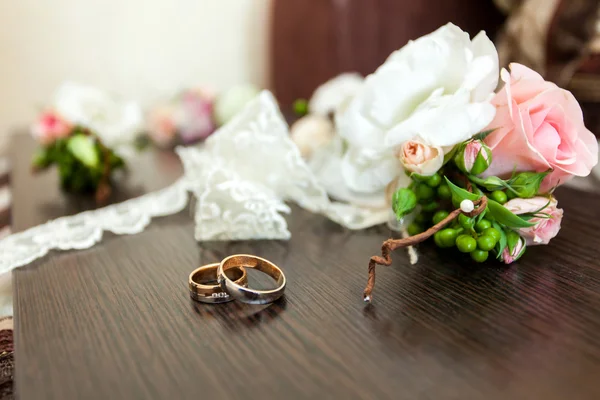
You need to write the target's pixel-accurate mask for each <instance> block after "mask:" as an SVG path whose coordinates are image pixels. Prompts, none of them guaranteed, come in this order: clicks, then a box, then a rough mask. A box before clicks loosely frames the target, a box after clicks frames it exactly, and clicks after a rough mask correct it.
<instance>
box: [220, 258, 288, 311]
mask: <svg viewBox="0 0 600 400" xmlns="http://www.w3.org/2000/svg"><path fill="white" fill-rule="evenodd" d="M241 267H244V268H252V269H255V270H257V271H261V272H263V273H265V274H267V275H268V276H270V277H271V278H273V279H274V280H275V281H276V282H277V287H276V288H275V289H271V290H258V289H251V288H248V287H243V286H241V285H239V284H238V283H236V282H234V281H233V280H231V278H229V277H228V276H227V275H226V274H227V271H229V270H230V269H232V268H241ZM217 279H218V281H219V284H220V285H221V288H222V289H223V290H224V291H225V292H227V293H229V295H230V296H231V297H233V298H234V299H236V300H239V301H241V302H242V303H247V304H268V303H272V302H274V301H276V300H277V299H279V298H280V297H281V296H282V295H283V292H284V290H285V285H286V279H285V275H284V274H283V271H282V270H281V269H280V268H279V267H278V266H276V265H275V264H273V263H272V262H271V261H269V260H265V259H264V258H261V257H257V256H253V255H250V254H236V255H233V256H229V257H227V258H225V259H224V260H223V261H221V264H220V265H219V269H218V272H217Z"/></svg>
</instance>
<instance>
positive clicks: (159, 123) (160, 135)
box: [148, 105, 180, 147]
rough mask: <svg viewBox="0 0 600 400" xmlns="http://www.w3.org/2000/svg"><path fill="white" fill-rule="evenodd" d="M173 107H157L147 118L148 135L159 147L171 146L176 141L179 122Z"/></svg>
mask: <svg viewBox="0 0 600 400" xmlns="http://www.w3.org/2000/svg"><path fill="white" fill-rule="evenodd" d="M179 119H180V118H178V113H177V110H176V109H175V107H173V106H170V105H169V106H165V105H162V106H158V107H156V108H154V109H153V110H152V111H151V112H150V115H149V116H148V134H149V136H150V138H151V139H152V141H153V142H154V143H155V144H156V145H158V146H160V147H169V146H171V145H172V144H173V143H174V142H175V139H176V136H177V130H178V124H179V121H178V120H179Z"/></svg>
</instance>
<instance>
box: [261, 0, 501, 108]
mask: <svg viewBox="0 0 600 400" xmlns="http://www.w3.org/2000/svg"><path fill="white" fill-rule="evenodd" d="M503 19H504V17H503V15H502V14H501V13H500V11H498V9H496V7H495V6H494V3H493V1H492V0H485V1H482V0H418V1H402V0H342V1H339V0H302V1H286V0H276V1H274V2H273V15H272V18H271V21H272V24H273V25H272V31H271V32H272V34H271V38H272V39H271V41H272V44H271V47H272V52H271V74H272V79H273V89H274V92H275V95H276V96H277V99H278V100H279V101H280V102H281V103H282V104H283V105H284V106H289V105H290V104H292V102H293V101H294V100H296V99H298V98H310V96H311V94H312V92H313V90H314V89H315V88H316V87H317V86H319V85H320V84H322V83H323V82H325V81H327V80H328V79H331V78H333V77H334V76H336V75H338V74H339V73H341V72H353V71H356V72H359V73H361V74H363V75H367V74H370V73H371V72H373V71H375V69H376V68H377V67H378V66H379V65H381V64H382V63H383V61H385V59H386V58H387V57H388V56H389V55H390V53H391V52H392V51H394V50H397V49H399V48H401V47H402V46H404V45H405V44H406V43H407V42H408V41H409V40H411V39H416V38H418V37H420V36H423V35H425V34H427V33H430V32H432V31H434V30H436V29H437V28H439V27H440V26H442V25H444V24H446V23H447V22H448V21H452V22H453V23H454V24H456V25H458V26H460V27H461V28H462V29H463V30H465V31H467V32H469V33H470V34H471V35H472V36H474V35H476V34H477V33H479V31H481V30H485V31H486V32H487V34H488V35H489V36H490V37H491V38H492V39H493V38H494V36H495V34H496V31H497V30H498V29H499V28H500V25H501V23H502V21H503Z"/></svg>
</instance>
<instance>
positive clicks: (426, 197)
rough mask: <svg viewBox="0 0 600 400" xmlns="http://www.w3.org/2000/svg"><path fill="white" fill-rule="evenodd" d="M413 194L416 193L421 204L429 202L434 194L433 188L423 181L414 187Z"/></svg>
mask: <svg viewBox="0 0 600 400" xmlns="http://www.w3.org/2000/svg"><path fill="white" fill-rule="evenodd" d="M415 194H416V195H417V199H418V200H419V203H421V204H424V203H429V202H430V200H431V199H433V196H435V192H434V191H433V189H432V188H431V187H429V186H427V185H425V184H424V183H422V184H420V185H419V186H417V187H416V189H415Z"/></svg>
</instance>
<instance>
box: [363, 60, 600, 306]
mask: <svg viewBox="0 0 600 400" xmlns="http://www.w3.org/2000/svg"><path fill="white" fill-rule="evenodd" d="M501 77H502V81H503V82H504V86H503V88H502V89H500V90H499V91H498V93H497V94H495V95H494V97H493V98H492V99H491V101H490V105H492V106H493V107H494V113H493V119H492V120H491V121H490V122H489V123H488V124H487V126H486V127H485V128H484V129H483V130H482V132H480V133H478V134H476V135H474V136H473V137H471V138H469V139H467V140H465V141H463V142H461V143H458V144H455V145H454V146H452V147H451V148H450V149H448V148H446V149H445V150H443V149H442V148H441V147H437V146H435V142H436V138H437V137H440V136H445V132H446V129H440V130H439V131H438V132H437V133H436V134H434V135H433V136H431V137H429V138H423V137H422V136H420V135H419V132H418V131H415V133H416V135H415V136H414V137H413V138H410V139H409V140H407V141H404V142H402V143H401V144H399V147H398V149H397V154H398V159H399V160H400V163H401V165H402V167H403V169H404V171H405V173H407V174H408V175H409V176H410V178H411V182H410V184H409V185H408V187H406V188H400V189H398V190H397V191H396V192H395V193H394V196H393V200H392V208H393V210H394V213H395V215H396V217H397V218H398V219H400V220H402V219H404V218H406V217H407V216H409V215H411V216H412V217H414V219H413V222H412V223H411V224H410V225H409V226H408V232H409V234H410V235H411V236H410V237H408V238H405V239H399V240H393V239H390V240H388V241H386V242H384V244H383V247H382V253H383V254H382V256H374V257H372V258H371V261H370V263H369V282H368V285H367V288H366V289H365V293H364V296H365V300H367V301H368V300H370V298H371V291H372V289H373V285H374V283H375V280H374V279H375V265H377V264H382V265H390V263H391V258H390V251H392V250H394V249H395V248H398V247H404V246H408V245H412V244H415V243H419V242H421V241H423V240H426V239H428V238H430V237H432V238H433V240H434V242H435V244H436V245H437V246H438V247H441V248H456V249H457V250H458V252H461V253H466V254H469V255H470V258H471V259H472V260H474V261H475V262H484V261H486V260H488V259H490V258H492V257H493V258H496V259H498V260H500V261H502V262H504V263H506V264H510V263H513V262H515V261H516V260H518V259H519V258H520V257H522V256H523V255H524V253H525V251H526V249H527V246H535V245H545V244H548V243H549V242H550V240H551V239H552V238H554V237H555V236H556V235H557V234H558V232H559V231H560V224H561V220H562V217H563V210H562V209H560V208H558V201H557V200H556V198H555V197H554V195H553V191H554V189H555V188H556V187H558V186H559V185H561V184H563V183H565V182H566V181H568V180H569V179H571V178H573V177H574V176H587V175H588V174H589V173H590V171H591V169H592V168H593V167H594V166H595V165H596V164H597V163H598V142H597V141H596V138H595V136H594V135H593V134H592V133H591V132H590V131H589V130H588V129H587V128H586V127H585V126H584V123H583V115H582V112H581V107H580V106H579V104H578V102H577V100H576V99H575V98H574V97H573V95H572V94H571V93H570V92H569V91H567V90H564V89H561V88H559V87H558V86H556V85H555V84H554V83H551V82H548V81H545V80H544V79H543V78H542V77H541V76H540V75H539V74H537V73H536V72H534V71H532V70H531V69H529V68H527V67H525V66H523V65H520V64H511V66H510V73H509V71H507V70H502V72H501ZM448 122H449V123H452V124H460V121H457V120H453V119H449V121H448ZM442 126H444V127H446V125H442ZM452 126H453V125H450V127H449V128H448V129H450V130H452V129H453V128H452ZM407 139H408V138H407ZM441 153H443V157H442V156H440V154H441Z"/></svg>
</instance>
